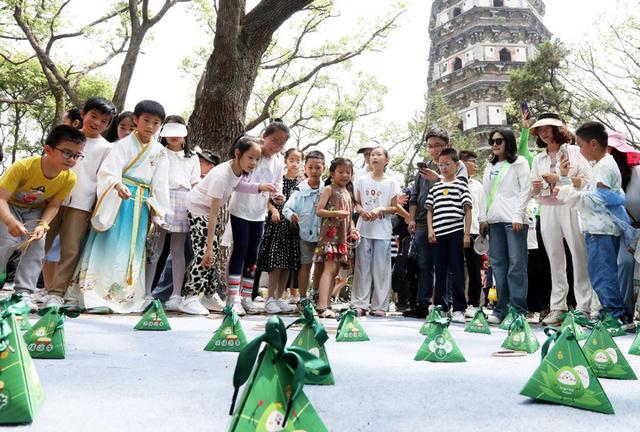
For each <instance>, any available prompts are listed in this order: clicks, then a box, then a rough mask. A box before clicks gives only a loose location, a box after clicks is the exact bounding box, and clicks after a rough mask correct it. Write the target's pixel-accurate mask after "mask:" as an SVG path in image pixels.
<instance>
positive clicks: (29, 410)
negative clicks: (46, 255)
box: [0, 307, 44, 425]
mask: <svg viewBox="0 0 640 432" xmlns="http://www.w3.org/2000/svg"><path fill="white" fill-rule="evenodd" d="M12 310H13V311H14V312H15V313H16V314H22V312H20V311H18V310H17V309H14V308H13V307H10V308H7V309H5V311H3V312H2V315H0V425H8V424H19V423H31V422H32V421H33V419H34V418H35V415H36V413H37V412H38V410H39V409H40V406H41V405H42V403H43V402H44V392H43V391H42V386H41V385H40V379H39V378H38V373H37V372H36V368H35V367H34V365H33V360H32V359H31V356H30V355H29V351H27V346H26V344H25V343H24V340H23V339H22V335H21V334H20V332H19V331H18V330H19V329H18V323H17V321H16V317H15V316H14V313H12V312H11V311H12ZM28 311H29V309H28V307H27V313H28Z"/></svg>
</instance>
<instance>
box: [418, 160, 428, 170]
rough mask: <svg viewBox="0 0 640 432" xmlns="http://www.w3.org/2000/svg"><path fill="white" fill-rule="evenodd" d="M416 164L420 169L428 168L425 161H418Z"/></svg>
mask: <svg viewBox="0 0 640 432" xmlns="http://www.w3.org/2000/svg"><path fill="white" fill-rule="evenodd" d="M416 166H417V167H418V169H427V164H426V163H425V162H418V163H417V164H416Z"/></svg>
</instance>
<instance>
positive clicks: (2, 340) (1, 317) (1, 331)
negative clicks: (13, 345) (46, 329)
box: [0, 296, 29, 352]
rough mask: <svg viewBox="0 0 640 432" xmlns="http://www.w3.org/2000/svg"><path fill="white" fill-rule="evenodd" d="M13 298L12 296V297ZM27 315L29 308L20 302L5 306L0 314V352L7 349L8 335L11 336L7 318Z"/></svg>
mask: <svg viewBox="0 0 640 432" xmlns="http://www.w3.org/2000/svg"><path fill="white" fill-rule="evenodd" d="M12 297H13V296H12ZM28 313H29V306H27V304H26V303H25V302H23V301H22V296H20V301H18V302H17V303H13V304H10V305H8V306H5V307H4V309H3V310H2V312H0V352H2V351H4V350H6V349H7V348H8V347H9V335H10V334H11V326H10V325H9V322H8V318H9V317H10V316H11V315H24V314H28Z"/></svg>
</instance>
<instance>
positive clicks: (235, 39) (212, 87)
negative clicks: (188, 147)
mask: <svg viewBox="0 0 640 432" xmlns="http://www.w3.org/2000/svg"><path fill="white" fill-rule="evenodd" d="M312 1H313V0H262V1H261V2H260V3H259V4H258V5H257V6H256V7H255V8H253V9H252V10H251V11H250V12H249V13H248V14H246V15H245V13H244V11H245V4H244V1H237V0H221V1H220V5H219V8H218V17H217V20H216V35H215V38H214V41H213V53H212V54H211V56H210V57H209V60H208V61H207V65H206V67H205V71H204V74H203V75H202V78H201V80H200V83H199V84H198V88H197V91H196V98H195V106H194V109H193V113H192V114H191V117H190V118H189V131H190V132H189V140H190V142H191V143H192V144H194V145H199V146H200V147H202V148H208V149H211V150H214V151H215V152H216V153H218V154H219V155H220V156H221V157H223V158H224V157H225V156H227V154H228V152H229V148H230V146H231V144H232V143H233V140H234V139H235V138H236V137H237V136H238V135H239V134H240V133H241V132H243V131H244V124H245V113H246V109H247V105H248V103H249V98H250V97H251V91H252V89H253V85H254V83H255V79H256V76H257V74H258V68H259V66H260V59H261V58H262V55H263V54H264V52H265V51H266V49H267V48H268V47H269V43H270V42H271V37H272V36H273V33H274V32H275V31H276V30H277V29H278V28H279V27H280V26H281V25H282V24H283V23H284V22H285V21H286V20H287V19H289V18H290V17H291V16H292V15H293V14H294V13H296V12H298V11H300V10H302V9H303V8H304V7H306V6H307V5H309V4H310V3H312Z"/></svg>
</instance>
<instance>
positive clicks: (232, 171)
mask: <svg viewBox="0 0 640 432" xmlns="http://www.w3.org/2000/svg"><path fill="white" fill-rule="evenodd" d="M261 144H262V141H261V140H260V139H259V138H255V137H250V136H242V137H240V138H238V139H237V140H236V142H235V143H234V145H233V147H232V151H231V155H232V157H233V159H231V160H229V161H227V162H224V163H221V164H220V165H217V166H216V167H215V168H213V169H212V170H211V171H209V173H208V174H207V175H206V176H205V178H204V179H203V180H202V181H201V182H200V183H198V184H197V185H196V186H195V187H194V188H193V189H192V190H191V192H190V193H189V205H188V207H187V215H188V219H189V232H190V235H191V244H192V247H193V255H194V256H193V260H192V261H191V264H190V265H189V269H188V270H187V277H186V280H185V283H184V288H183V289H182V295H183V297H184V298H183V300H182V303H181V304H180V306H179V310H180V311H181V312H184V313H188V314H192V315H207V314H209V311H208V309H207V308H205V307H204V306H203V305H202V303H201V302H200V300H201V297H202V295H203V294H205V293H207V292H210V293H211V294H212V293H213V292H214V291H215V288H216V287H217V286H218V285H219V284H220V283H221V282H220V272H219V270H218V262H219V259H218V244H219V237H220V234H221V233H222V229H223V228H222V227H221V226H220V225H219V224H218V210H220V207H222V206H223V205H224V204H225V203H226V202H227V200H228V199H229V197H230V196H231V193H232V192H233V191H234V190H235V189H236V186H237V185H238V183H240V181H241V179H243V178H246V177H247V176H248V175H249V174H250V173H251V172H252V171H253V170H254V168H255V167H256V166H257V165H258V162H259V161H260V155H261ZM174 287H175V286H174Z"/></svg>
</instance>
